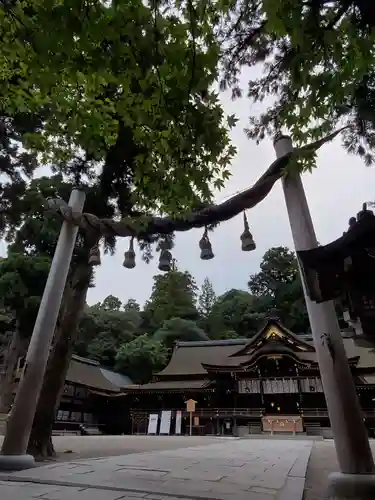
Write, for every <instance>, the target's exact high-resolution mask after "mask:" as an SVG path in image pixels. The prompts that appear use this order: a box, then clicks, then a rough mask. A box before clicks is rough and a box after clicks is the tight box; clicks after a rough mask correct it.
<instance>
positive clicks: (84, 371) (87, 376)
mask: <svg viewBox="0 0 375 500" xmlns="http://www.w3.org/2000/svg"><path fill="white" fill-rule="evenodd" d="M66 382H70V383H71V384H77V385H82V386H85V387H88V388H90V389H96V390H99V391H105V392H120V391H121V390H123V389H124V388H125V387H126V386H128V385H129V384H132V381H131V380H130V378H129V377H126V376H125V375H121V374H120V373H116V372H114V371H112V370H109V369H107V368H103V367H102V366H100V364H99V363H98V362H97V361H94V360H91V359H87V358H82V357H80V356H75V355H73V356H72V360H71V362H70V365H69V369H68V374H67V376H66Z"/></svg>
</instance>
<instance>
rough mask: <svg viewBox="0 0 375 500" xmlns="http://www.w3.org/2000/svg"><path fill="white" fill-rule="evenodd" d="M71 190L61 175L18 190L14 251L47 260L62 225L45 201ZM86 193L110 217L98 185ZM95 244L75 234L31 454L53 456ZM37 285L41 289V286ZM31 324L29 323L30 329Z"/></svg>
mask: <svg viewBox="0 0 375 500" xmlns="http://www.w3.org/2000/svg"><path fill="white" fill-rule="evenodd" d="M71 189H72V184H71V183H69V182H65V181H64V180H63V177H62V176H61V175H56V176H53V177H51V178H46V177H42V178H39V179H36V180H33V181H31V182H30V183H29V184H28V185H25V186H24V189H23V190H22V191H21V190H20V192H19V196H18V197H17V203H14V204H12V206H11V207H9V211H8V214H9V218H8V219H7V220H12V221H13V224H14V225H13V224H12V225H10V224H9V223H8V227H7V233H6V234H7V239H8V241H9V242H10V243H11V250H12V251H13V252H18V253H23V254H25V255H28V256H30V257H33V258H37V257H39V258H43V257H44V258H48V259H51V257H52V255H53V252H54V249H55V246H56V240H57V235H58V231H59V226H60V225H61V222H60V221H59V220H57V219H56V217H53V215H52V214H48V213H47V214H46V213H45V208H44V207H45V199H46V198H49V197H54V196H56V194H60V195H61V197H62V198H65V199H66V198H67V197H68V195H69V193H70V191H71ZM86 192H87V207H90V206H91V207H92V209H93V207H95V209H96V210H98V211H99V212H101V213H102V214H103V215H105V214H107V215H108V216H112V215H113V213H114V209H113V207H112V206H111V205H110V204H108V203H107V204H106V202H105V201H103V199H102V198H100V197H99V196H98V189H97V187H95V186H90V187H87V189H86ZM94 242H96V237H95V238H94V239H93V238H92V237H91V236H90V235H87V234H83V233H79V236H78V239H77V244H76V247H75V250H74V255H73V259H72V264H71V269H70V272H69V276H68V280H67V284H66V288H65V291H64V298H63V303H62V306H61V309H60V314H59V318H58V322H57V327H56V331H55V337H54V345H53V349H52V350H51V353H50V358H49V362H48V366H47V371H46V376H45V379H44V382H43V387H42V391H41V394H40V397H39V402H38V408H37V412H36V415H35V419H34V426H33V430H32V435H31V439H30V443H29V444H30V450H31V451H32V452H33V453H35V454H38V453H39V452H41V454H49V453H51V452H52V442H51V439H50V436H51V432H52V425H53V422H54V418H55V409H56V408H57V406H58V403H59V399H60V396H61V391H62V388H63V385H64V381H65V378H66V373H67V370H68V368H69V363H70V357H71V353H72V349H73V344H74V342H75V340H76V332H77V327H78V324H79V321H80V318H81V315H82V312H83V310H84V307H85V303H86V294H87V290H88V287H89V286H90V285H91V284H92V277H93V272H92V267H91V266H89V265H88V255H89V250H90V248H91V247H92V245H93V243H94ZM111 245H113V240H112V239H111V238H109V239H107V240H106V248H107V249H108V250H110V249H111V248H112V246H111ZM39 283H40V285H41V287H42V288H43V286H44V282H42V281H39ZM32 324H33V323H30V324H29V328H30V325H31V326H32Z"/></svg>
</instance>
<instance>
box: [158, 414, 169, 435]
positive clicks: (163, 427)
mask: <svg viewBox="0 0 375 500" xmlns="http://www.w3.org/2000/svg"><path fill="white" fill-rule="evenodd" d="M171 420H172V412H171V411H170V410H164V411H162V412H161V421H160V431H159V434H169V433H170V431H171Z"/></svg>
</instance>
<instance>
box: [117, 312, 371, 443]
mask: <svg viewBox="0 0 375 500" xmlns="http://www.w3.org/2000/svg"><path fill="white" fill-rule="evenodd" d="M344 344H345V349H346V352H347V356H348V361H349V364H350V367H351V370H352V373H353V377H354V379H355V384H356V387H357V394H358V397H359V400H360V403H361V407H362V409H363V417H364V419H365V421H366V425H367V428H368V431H369V434H371V435H373V432H374V429H375V409H374V408H375V406H374V401H375V351H374V350H373V349H369V348H366V347H359V346H356V345H355V344H354V342H353V340H352V339H351V338H344ZM109 399H110V400H112V403H113V404H114V403H115V401H114V400H116V402H117V405H116V406H117V408H118V410H120V408H121V413H122V415H129V422H128V425H127V428H128V429H130V427H131V432H132V433H135V434H136V433H138V434H139V433H144V434H145V433H147V432H150V430H149V429H150V426H149V422H150V420H151V417H150V415H152V417H153V418H154V417H155V415H161V416H162V413H166V412H167V413H168V414H169V420H168V425H167V430H166V431H165V429H166V426H165V425H164V424H163V429H164V431H163V432H164V433H169V434H175V433H177V434H180V433H188V432H189V415H188V413H187V412H186V401H187V400H190V399H193V400H195V401H196V405H195V411H194V414H193V433H194V434H217V435H237V436H244V435H246V434H251V433H253V434H259V433H263V432H266V433H271V434H276V433H290V434H298V433H307V434H312V435H324V436H326V437H330V436H331V435H332V433H331V430H330V422H329V417H328V412H327V407H326V402H325V398H324V393H323V388H322V383H321V380H320V376H319V368H318V363H317V359H316V352H315V349H314V345H313V342H312V340H311V338H309V337H308V336H306V335H295V334H293V333H292V332H291V331H290V330H288V329H287V328H285V327H284V326H283V325H282V324H280V323H279V322H278V321H277V320H274V319H270V320H268V321H267V322H266V324H265V325H264V326H263V327H262V328H261V330H260V331H259V332H258V333H257V334H256V335H255V336H254V337H252V338H251V339H234V340H221V341H200V342H178V343H177V344H176V346H175V349H174V351H173V355H172V357H171V359H170V362H169V364H168V365H167V366H166V368H164V370H162V371H161V372H160V373H158V374H157V375H156V376H155V378H154V381H152V382H151V383H148V384H144V385H129V386H128V387H126V388H125V389H124V390H123V391H122V392H121V393H119V394H116V395H113V397H111V398H109ZM108 403H109V401H108ZM176 422H178V425H177V423H176ZM158 429H159V428H158ZM157 432H161V431H160V430H157V427H156V426H155V431H154V433H157Z"/></svg>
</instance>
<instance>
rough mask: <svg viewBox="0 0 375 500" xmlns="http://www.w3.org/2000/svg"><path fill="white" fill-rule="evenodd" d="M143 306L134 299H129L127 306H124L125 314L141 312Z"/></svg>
mask: <svg viewBox="0 0 375 500" xmlns="http://www.w3.org/2000/svg"><path fill="white" fill-rule="evenodd" d="M140 310H141V306H140V305H139V304H138V302H137V301H136V300H134V299H129V300H128V301H127V302H126V304H124V311H125V312H133V311H136V312H138V313H139V312H140Z"/></svg>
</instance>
